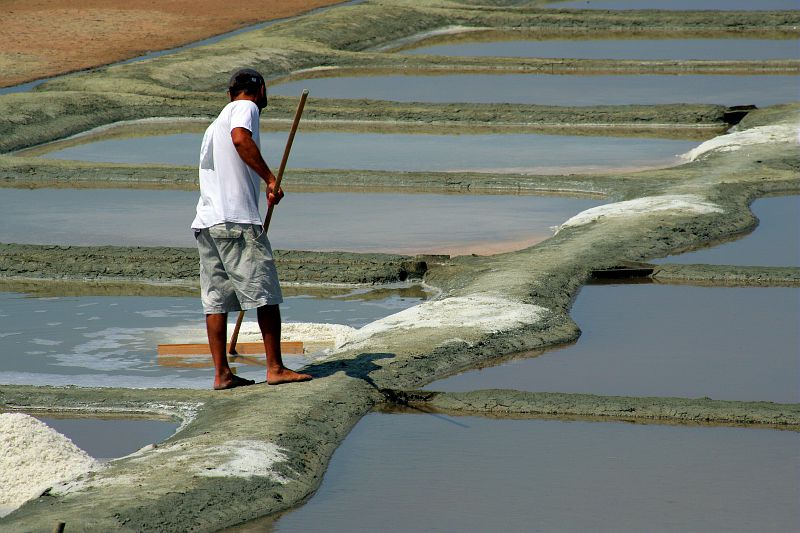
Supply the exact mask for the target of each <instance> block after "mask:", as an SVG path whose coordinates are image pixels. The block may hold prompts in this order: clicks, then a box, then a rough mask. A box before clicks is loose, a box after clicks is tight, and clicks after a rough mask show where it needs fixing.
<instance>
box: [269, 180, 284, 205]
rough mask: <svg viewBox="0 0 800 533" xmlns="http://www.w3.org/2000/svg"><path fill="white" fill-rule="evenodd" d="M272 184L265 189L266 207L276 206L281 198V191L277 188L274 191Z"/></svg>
mask: <svg viewBox="0 0 800 533" xmlns="http://www.w3.org/2000/svg"><path fill="white" fill-rule="evenodd" d="M274 187H275V185H274V182H273V184H272V185H270V186H269V187H268V189H267V205H278V204H279V203H280V201H281V198H283V196H284V194H283V189H282V188H280V187H278V190H277V191H275V190H274Z"/></svg>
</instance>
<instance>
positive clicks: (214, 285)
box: [195, 222, 283, 314]
mask: <svg viewBox="0 0 800 533" xmlns="http://www.w3.org/2000/svg"><path fill="white" fill-rule="evenodd" d="M195 237H196V238H197V249H198V251H199V252H200V289H201V298H202V301H203V311H204V312H205V313H206V314H217V313H227V312H230V311H239V310H247V309H253V308H256V307H261V306H262V305H274V304H279V303H281V302H283V295H282V294H281V286H280V283H278V271H277V270H276V269H275V261H274V260H273V258H272V247H271V246H270V244H269V240H267V235H266V234H265V233H264V232H263V231H261V226H254V225H252V224H237V223H234V222H225V223H223V224H217V225H216V226H211V227H210V228H204V229H201V230H199V231H198V230H195Z"/></svg>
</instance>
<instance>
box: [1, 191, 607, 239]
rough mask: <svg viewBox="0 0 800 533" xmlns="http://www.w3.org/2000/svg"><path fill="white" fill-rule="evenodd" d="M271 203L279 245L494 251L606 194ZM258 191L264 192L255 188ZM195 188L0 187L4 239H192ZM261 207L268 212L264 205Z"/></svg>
mask: <svg viewBox="0 0 800 533" xmlns="http://www.w3.org/2000/svg"><path fill="white" fill-rule="evenodd" d="M285 186H286V188H287V194H286V197H285V198H284V199H283V200H282V201H281V203H280V204H279V205H278V206H277V208H276V209H275V212H274V213H275V214H274V216H273V219H272V224H271V226H270V230H269V235H270V241H271V243H272V246H273V247H274V248H275V249H294V250H298V249H299V250H344V251H354V252H396V253H410V254H414V253H453V254H465V253H491V252H495V251H502V250H511V249H518V248H524V247H526V246H529V245H531V244H533V243H535V242H540V241H542V240H544V239H545V238H547V237H549V236H551V235H552V231H551V230H550V227H552V226H556V225H558V224H561V223H563V222H564V221H565V220H567V219H568V218H570V217H571V216H573V215H575V214H577V213H579V212H580V211H583V210H585V209H589V208H591V207H594V206H597V205H600V204H601V203H603V202H602V201H601V200H596V199H586V198H583V199H578V198H563V197H556V196H493V195H465V194H462V195H446V194H388V193H293V192H292V191H291V181H289V180H287V182H286V183H285ZM261 197H262V198H261V199H262V201H263V200H264V195H263V194H262V195H261ZM198 198H199V192H193V191H163V190H136V189H35V190H27V189H0V242H19V243H28V244H73V245H101V244H116V245H127V246H133V245H137V246H196V243H195V240H194V235H193V233H192V232H191V231H190V229H189V225H190V224H191V222H192V220H193V219H194V216H195V207H196V205H197V200H198ZM261 212H262V213H263V212H265V210H264V208H263V206H262V210H261Z"/></svg>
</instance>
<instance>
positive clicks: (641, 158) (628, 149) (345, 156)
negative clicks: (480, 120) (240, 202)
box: [43, 132, 698, 174]
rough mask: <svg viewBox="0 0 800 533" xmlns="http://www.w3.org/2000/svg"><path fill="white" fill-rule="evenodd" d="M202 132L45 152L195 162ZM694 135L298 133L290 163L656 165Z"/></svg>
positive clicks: (273, 136) (269, 144)
mask: <svg viewBox="0 0 800 533" xmlns="http://www.w3.org/2000/svg"><path fill="white" fill-rule="evenodd" d="M202 138H203V136H202V135H200V134H193V133H184V134H174V135H158V136H151V137H134V138H128V139H115V140H105V141H96V142H91V143H87V144H80V145H76V146H71V147H69V148H64V149H61V150H57V151H54V152H49V153H47V154H45V155H44V156H43V157H46V158H49V159H74V160H79V161H92V162H108V163H134V164H139V163H161V164H168V165H197V164H198V158H199V150H200V148H199V147H200V144H201V141H202ZM285 142H286V133H285V132H269V133H268V132H265V133H264V135H262V142H261V145H262V151H263V153H264V154H265V157H266V159H267V162H268V163H270V162H271V163H272V164H273V166H276V164H277V163H278V162H279V158H280V156H281V154H282V153H283V146H284V144H285ZM697 145H698V143H697V142H696V141H680V140H667V139H643V138H636V137H598V136H574V135H572V136H570V135H538V134H525V135H521V134H502V135H500V134H498V135H406V134H388V133H386V134H372V133H330V132H310V133H303V132H301V133H300V134H298V136H297V137H296V142H295V144H294V145H293V147H292V154H291V165H292V167H295V168H337V169H361V170H400V171H422V170H427V171H458V170H461V171H469V172H474V171H481V170H483V171H493V172H527V173H540V174H544V173H547V174H551V173H552V174H567V173H571V172H573V173H574V172H578V171H592V172H601V171H604V170H605V171H608V170H609V169H621V168H642V167H646V166H649V167H663V166H668V165H674V164H677V163H679V162H680V159H679V158H678V154H682V153H685V152H688V151H689V150H691V149H692V148H694V147H696V146H697Z"/></svg>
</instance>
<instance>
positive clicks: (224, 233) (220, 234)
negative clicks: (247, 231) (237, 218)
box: [208, 224, 242, 239]
mask: <svg viewBox="0 0 800 533" xmlns="http://www.w3.org/2000/svg"><path fill="white" fill-rule="evenodd" d="M208 234H209V235H210V236H211V238H212V239H239V238H240V237H241V236H242V227H241V226H239V225H232V224H217V225H216V226H211V227H210V228H208Z"/></svg>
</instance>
